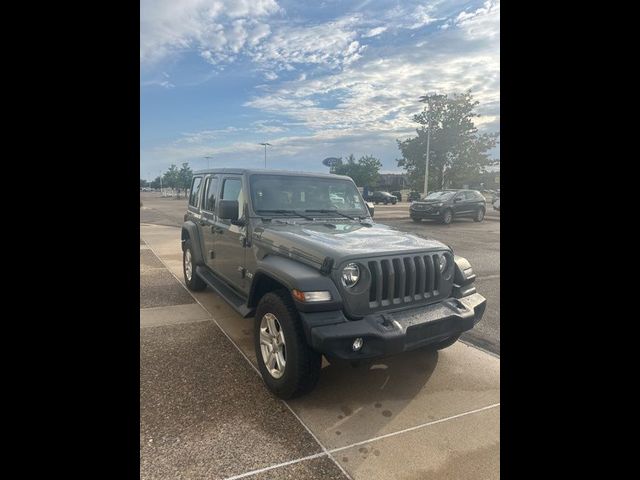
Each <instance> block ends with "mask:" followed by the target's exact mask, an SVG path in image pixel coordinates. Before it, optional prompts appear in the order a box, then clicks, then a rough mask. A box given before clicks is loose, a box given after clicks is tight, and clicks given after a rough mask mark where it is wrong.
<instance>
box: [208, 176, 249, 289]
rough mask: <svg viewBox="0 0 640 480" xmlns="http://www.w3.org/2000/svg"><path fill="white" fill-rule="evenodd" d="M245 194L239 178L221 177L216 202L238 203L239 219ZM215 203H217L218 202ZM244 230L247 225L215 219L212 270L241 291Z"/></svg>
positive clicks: (243, 210)
mask: <svg viewBox="0 0 640 480" xmlns="http://www.w3.org/2000/svg"><path fill="white" fill-rule="evenodd" d="M244 191H245V189H244V185H243V181H242V177H241V176H239V175H224V176H221V177H220V196H219V199H220V200H237V201H238V219H243V218H244V217H245V211H246V210H245V203H246V197H245V194H244ZM216 203H219V201H218V202H216ZM216 213H217V208H216ZM245 223H247V222H245ZM246 229H247V227H246V225H245V226H238V225H232V224H231V222H230V221H229V220H223V219H221V218H220V217H219V216H216V218H215V230H216V233H215V241H214V242H215V258H214V259H213V269H214V271H215V273H216V274H218V275H219V276H221V277H223V278H224V279H225V280H227V282H228V283H230V284H231V285H233V286H234V287H235V288H236V289H237V290H240V291H246V290H247V288H246V285H247V282H246V281H245V278H244V268H245V253H246V247H245V239H246V231H247V230H246Z"/></svg>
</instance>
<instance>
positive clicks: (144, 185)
mask: <svg viewBox="0 0 640 480" xmlns="http://www.w3.org/2000/svg"><path fill="white" fill-rule="evenodd" d="M148 186H149V182H147V181H146V180H145V179H144V178H141V179H140V188H143V187H148Z"/></svg>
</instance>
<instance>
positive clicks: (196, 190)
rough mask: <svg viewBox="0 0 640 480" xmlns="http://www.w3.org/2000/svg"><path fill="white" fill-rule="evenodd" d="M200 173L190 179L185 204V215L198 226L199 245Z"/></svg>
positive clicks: (200, 217)
mask: <svg viewBox="0 0 640 480" xmlns="http://www.w3.org/2000/svg"><path fill="white" fill-rule="evenodd" d="M202 180H203V177H202V175H198V176H195V177H193V180H192V181H191V189H190V190H189V192H190V194H189V202H188V204H187V215H188V216H189V218H190V219H191V220H192V221H193V222H194V223H195V224H196V225H197V227H198V237H199V240H200V245H202V240H203V238H202V226H203V223H202V213H201V211H200V202H201V198H200V197H201V196H202V195H201V193H202V192H201V190H202V185H203V183H202Z"/></svg>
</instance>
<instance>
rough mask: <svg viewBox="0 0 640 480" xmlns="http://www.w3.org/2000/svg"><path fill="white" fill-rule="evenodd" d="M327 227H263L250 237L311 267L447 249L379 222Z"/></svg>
mask: <svg viewBox="0 0 640 480" xmlns="http://www.w3.org/2000/svg"><path fill="white" fill-rule="evenodd" d="M331 224H332V225H335V228H332V227H331V226H329V225H327V223H320V222H313V223H312V222H309V223H300V224H298V223H295V224H273V225H265V226H261V227H257V228H256V229H255V233H254V237H255V238H256V239H257V240H258V241H259V243H260V245H261V246H263V247H271V249H272V250H273V251H275V252H278V253H280V254H283V255H286V256H290V257H299V258H302V259H306V260H308V261H311V262H313V263H315V264H322V261H323V260H324V258H325V257H332V258H333V259H334V260H335V262H336V264H337V263H340V262H342V261H344V260H346V259H348V258H357V257H364V256H366V257H375V256H379V255H386V254H393V253H396V252H397V253H411V252H423V251H427V250H449V247H447V246H446V245H445V244H443V243H442V242H439V241H437V240H433V239H425V238H422V237H418V236H417V235H412V234H410V233H405V232H401V231H400V230H397V229H395V228H393V227H389V226H387V225H382V224H379V223H374V224H373V226H371V227H367V226H364V225H361V224H359V223H356V222H351V223H347V222H345V223H340V222H337V223H336V221H335V220H333V219H332V220H331Z"/></svg>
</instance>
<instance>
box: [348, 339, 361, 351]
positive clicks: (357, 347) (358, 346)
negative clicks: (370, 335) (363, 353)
mask: <svg viewBox="0 0 640 480" xmlns="http://www.w3.org/2000/svg"><path fill="white" fill-rule="evenodd" d="M363 343H364V342H363V341H362V339H361V338H360V337H358V338H356V339H355V340H354V341H353V345H351V348H352V349H353V351H354V352H357V351H359V350H360V349H361V348H362V344H363Z"/></svg>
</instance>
